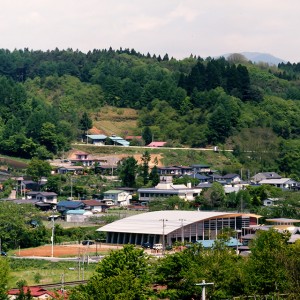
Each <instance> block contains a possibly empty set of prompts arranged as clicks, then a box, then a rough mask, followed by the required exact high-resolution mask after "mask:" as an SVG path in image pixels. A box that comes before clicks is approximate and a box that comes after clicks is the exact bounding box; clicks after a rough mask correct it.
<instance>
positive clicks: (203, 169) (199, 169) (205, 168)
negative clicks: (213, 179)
mask: <svg viewBox="0 0 300 300" xmlns="http://www.w3.org/2000/svg"><path fill="white" fill-rule="evenodd" d="M191 168H192V169H193V170H194V172H195V173H211V172H212V170H211V168H210V166H209V165H201V164H196V165H191Z"/></svg>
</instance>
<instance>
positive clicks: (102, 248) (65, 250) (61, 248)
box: [12, 243, 121, 257]
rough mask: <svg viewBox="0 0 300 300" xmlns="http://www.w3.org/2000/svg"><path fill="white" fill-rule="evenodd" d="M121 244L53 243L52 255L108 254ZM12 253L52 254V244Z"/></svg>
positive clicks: (19, 254) (18, 254)
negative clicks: (85, 244)
mask: <svg viewBox="0 0 300 300" xmlns="http://www.w3.org/2000/svg"><path fill="white" fill-rule="evenodd" d="M120 248H121V246H111V245H109V246H108V245H104V244H103V243H102V244H101V243H98V244H97V245H95V244H94V245H89V246H84V245H81V244H72V245H54V247H53V256H54V257H72V256H77V257H79V256H82V255H95V254H96V252H97V253H98V254H101V255H105V254H108V253H109V252H110V251H111V250H113V249H120ZM12 255H16V256H20V257H23V256H30V257H31V256H36V257H39V256H48V257H51V255H52V246H51V245H46V246H40V247H36V248H29V249H19V250H15V251H13V252H12Z"/></svg>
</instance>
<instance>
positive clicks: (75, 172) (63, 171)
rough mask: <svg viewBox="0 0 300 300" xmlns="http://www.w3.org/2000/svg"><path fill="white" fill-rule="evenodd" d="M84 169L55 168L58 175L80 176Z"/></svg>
mask: <svg viewBox="0 0 300 300" xmlns="http://www.w3.org/2000/svg"><path fill="white" fill-rule="evenodd" d="M83 170H84V168H83V167H82V166H61V167H58V168H57V171H56V172H57V173H58V174H71V175H81V174H83Z"/></svg>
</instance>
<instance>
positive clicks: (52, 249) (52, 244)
mask: <svg viewBox="0 0 300 300" xmlns="http://www.w3.org/2000/svg"><path fill="white" fill-rule="evenodd" d="M54 228H55V227H54V215H53V216H52V234H51V257H53V254H54Z"/></svg>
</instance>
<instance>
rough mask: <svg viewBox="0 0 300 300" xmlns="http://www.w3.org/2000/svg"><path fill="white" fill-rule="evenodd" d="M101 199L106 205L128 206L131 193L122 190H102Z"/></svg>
mask: <svg viewBox="0 0 300 300" xmlns="http://www.w3.org/2000/svg"><path fill="white" fill-rule="evenodd" d="M103 194H104V198H103V201H104V202H105V204H106V205H108V206H113V205H114V206H122V207H123V206H124V207H125V206H128V205H130V200H131V199H132V195H130V194H129V193H127V192H125V191H122V190H109V191H107V192H104V193H103Z"/></svg>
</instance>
